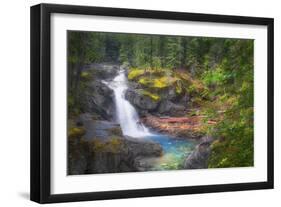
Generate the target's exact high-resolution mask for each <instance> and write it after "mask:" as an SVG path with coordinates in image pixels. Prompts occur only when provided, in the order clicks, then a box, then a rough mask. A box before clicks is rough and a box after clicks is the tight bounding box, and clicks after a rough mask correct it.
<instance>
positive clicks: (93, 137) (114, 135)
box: [68, 113, 163, 175]
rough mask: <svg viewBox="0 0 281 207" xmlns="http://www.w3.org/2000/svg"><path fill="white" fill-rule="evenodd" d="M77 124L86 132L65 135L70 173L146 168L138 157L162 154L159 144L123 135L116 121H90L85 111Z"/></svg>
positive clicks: (112, 171) (143, 157) (139, 169)
mask: <svg viewBox="0 0 281 207" xmlns="http://www.w3.org/2000/svg"><path fill="white" fill-rule="evenodd" d="M76 125H78V126H79V127H80V128H81V127H82V128H83V129H84V130H85V133H84V134H83V135H81V134H79V135H77V136H72V137H69V138H68V147H69V150H68V153H69V154H68V156H69V159H68V174H69V175H76V174H91V173H114V172H137V171H147V170H149V167H150V166H149V165H148V164H147V165H145V166H146V167H144V165H140V163H139V160H140V159H146V160H149V159H151V158H155V157H159V156H161V155H162V153H163V150H162V147H161V145H160V144H158V143H155V142H152V141H150V140H146V139H135V138H130V137H123V136H122V131H121V128H120V126H119V125H118V124H116V123H114V122H109V121H97V120H93V116H92V115H91V114H88V113H86V114H82V115H80V116H79V117H78V118H77V120H76Z"/></svg>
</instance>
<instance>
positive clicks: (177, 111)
mask: <svg viewBox="0 0 281 207" xmlns="http://www.w3.org/2000/svg"><path fill="white" fill-rule="evenodd" d="M157 112H158V113H159V114H161V115H167V116H182V115H184V114H185V107H184V106H183V105H179V104H174V103H173V102H171V101H169V100H164V101H161V103H160V104H159V107H158V109H157Z"/></svg>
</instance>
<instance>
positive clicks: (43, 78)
mask: <svg viewBox="0 0 281 207" xmlns="http://www.w3.org/2000/svg"><path fill="white" fill-rule="evenodd" d="M52 13H67V14H83V15H99V16H113V17H134V18H151V19H164V20H181V21H194V22H208V23H233V24H247V25H263V26H267V35H268V37H267V41H268V42H267V43H268V48H267V60H268V63H267V74H268V84H267V92H268V97H267V103H268V109H267V110H268V111H267V113H268V119H267V133H268V134H267V144H268V145H267V181H265V182H249V183H237V184H219V185H203V186H187V187H169V188H154V189H137V190H121V191H106V192H85V193H74V194H51V193H50V189H51V183H50V181H51V179H50V178H51V177H50V176H51V175H50V174H51V173H50V170H51V160H50V149H51V143H50V136H51V134H50V130H51V114H50V112H51V110H50V107H51V104H50V103H51V90H50V89H51V85H50V80H51V70H50V67H51V65H50V58H51V55H50V52H51V50H50V47H51V45H50V32H51V25H50V15H51V14H52ZM30 24H31V37H30V38H31V39H30V42H31V57H30V62H31V152H30V157H31V175H30V181H31V182H30V192H31V194H30V195H31V197H30V199H31V200H32V201H36V202H38V203H54V202H70V201H87V200H102V199H118V198H133V197H146V196H166V195H179V194H195V193H211V192H225V191H241V190H255V189H271V188H273V186H274V185H273V177H274V168H273V165H274V157H273V156H274V151H273V150H274V147H273V130H274V128H273V121H274V118H273V116H274V114H273V113H274V108H273V107H274V105H273V95H274V83H273V81H274V79H273V76H274V74H273V73H274V72H273V61H274V60H273V56H274V55H273V51H274V50H273V41H274V40H273V39H274V32H273V29H274V20H273V19H272V18H260V17H245V16H228V15H213V14H195V13H181V12H167V11H152V10H135V9H120V8H103V7H89V6H72V5H56V4H39V5H35V6H32V7H31V23H30Z"/></svg>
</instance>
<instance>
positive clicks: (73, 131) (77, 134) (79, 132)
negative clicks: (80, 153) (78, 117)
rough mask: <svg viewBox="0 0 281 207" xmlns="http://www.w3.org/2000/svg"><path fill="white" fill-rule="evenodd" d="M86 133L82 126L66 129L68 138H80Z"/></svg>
mask: <svg viewBox="0 0 281 207" xmlns="http://www.w3.org/2000/svg"><path fill="white" fill-rule="evenodd" d="M85 133H86V130H85V128H84V127H72V128H70V129H69V130H68V137H69V138H81V137H82V136H83V135H84V134H85Z"/></svg>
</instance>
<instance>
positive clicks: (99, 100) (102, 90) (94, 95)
mask: <svg viewBox="0 0 281 207" xmlns="http://www.w3.org/2000/svg"><path fill="white" fill-rule="evenodd" d="M80 96H81V103H82V110H83V111H84V112H89V113H94V114H96V115H98V116H100V118H102V119H105V120H112V119H113V118H114V117H113V115H114V111H115V106H114V93H113V90H112V89H110V88H109V87H108V86H107V85H105V84H104V83H103V82H102V81H97V80H96V81H93V82H91V83H90V84H89V86H87V88H86V89H85V90H83V93H81V95H80Z"/></svg>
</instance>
